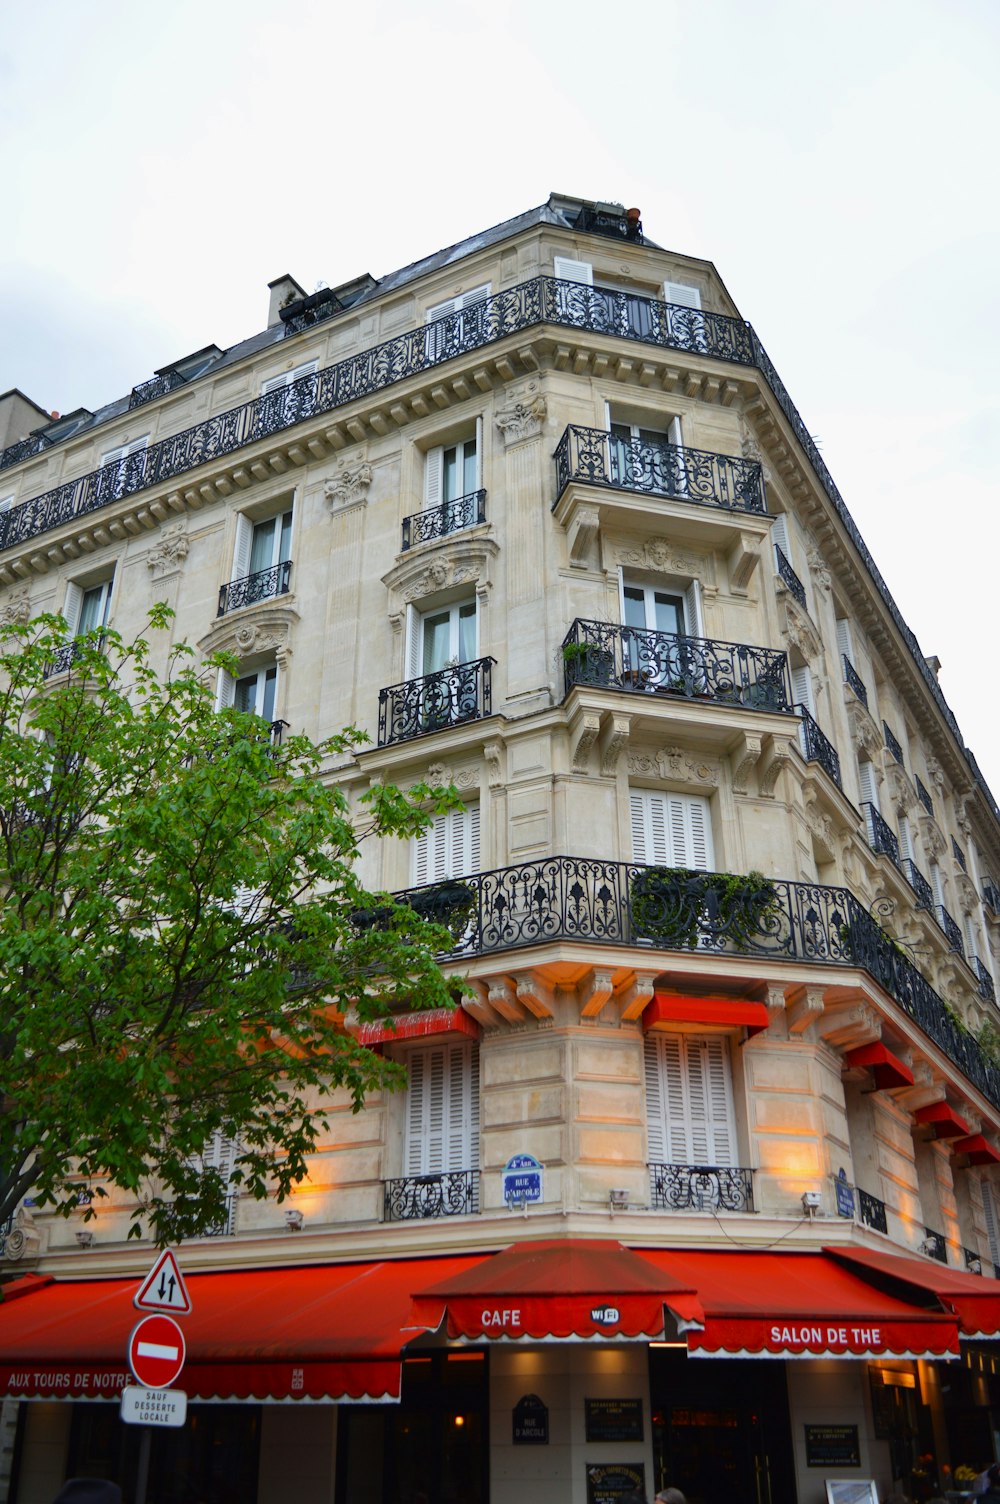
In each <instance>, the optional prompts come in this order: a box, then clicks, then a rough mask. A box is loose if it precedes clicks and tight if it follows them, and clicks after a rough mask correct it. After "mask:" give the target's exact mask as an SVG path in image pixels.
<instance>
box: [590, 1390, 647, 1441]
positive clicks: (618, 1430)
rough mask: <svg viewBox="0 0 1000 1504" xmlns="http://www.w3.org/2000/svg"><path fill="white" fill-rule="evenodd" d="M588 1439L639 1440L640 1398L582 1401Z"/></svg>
mask: <svg viewBox="0 0 1000 1504" xmlns="http://www.w3.org/2000/svg"><path fill="white" fill-rule="evenodd" d="M583 1404H584V1413H585V1415H586V1423H587V1440H588V1441H641V1440H642V1400H588V1399H585V1400H584V1402H583Z"/></svg>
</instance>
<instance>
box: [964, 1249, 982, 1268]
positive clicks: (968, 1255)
mask: <svg viewBox="0 0 1000 1504" xmlns="http://www.w3.org/2000/svg"><path fill="white" fill-rule="evenodd" d="M962 1257H963V1258H964V1259H965V1268H966V1271H967V1272H968V1273H969V1274H982V1273H983V1272H984V1271H983V1259H982V1255H981V1254H978V1253H977V1252H976V1250H975V1249H974V1248H963V1249H962Z"/></svg>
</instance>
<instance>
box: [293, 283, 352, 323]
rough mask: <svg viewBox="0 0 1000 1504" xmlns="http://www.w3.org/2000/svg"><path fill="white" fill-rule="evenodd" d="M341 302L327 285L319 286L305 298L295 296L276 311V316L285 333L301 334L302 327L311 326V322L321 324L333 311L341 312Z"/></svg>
mask: <svg viewBox="0 0 1000 1504" xmlns="http://www.w3.org/2000/svg"><path fill="white" fill-rule="evenodd" d="M343 309H344V305H343V303H342V302H341V301H340V299H339V298H338V297H337V296H336V294H335V293H334V292H333V291H332V289H331V288H329V287H321V288H320V290H319V291H318V292H312V293H310V294H309V295H308V297H305V298H297V299H296V300H295V301H294V302H293V303H289V304H288V305H287V306H286V307H285V308H281V309H279V311H278V317H279V318H280V319H281V322H282V323H283V324H284V326H285V333H286V334H301V333H302V331H303V329H310V328H312V326H313V324H321V323H322V322H323V321H324V320H325V319H328V318H332V316H333V315H334V314H335V313H342V312H343Z"/></svg>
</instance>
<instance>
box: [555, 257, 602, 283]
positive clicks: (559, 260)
mask: <svg viewBox="0 0 1000 1504" xmlns="http://www.w3.org/2000/svg"><path fill="white" fill-rule="evenodd" d="M553 270H554V271H555V274H556V276H557V277H558V278H559V280H560V281H561V282H583V283H585V284H586V286H587V287H593V285H594V268H593V267H592V266H591V264H590V262H589V261H574V260H572V258H571V257H569V256H556V258H555V260H554V261H553Z"/></svg>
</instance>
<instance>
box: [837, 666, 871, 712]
mask: <svg viewBox="0 0 1000 1504" xmlns="http://www.w3.org/2000/svg"><path fill="white" fill-rule="evenodd" d="M841 657H842V658H843V660H844V683H845V684H846V685H847V686H848V688H850V689H852V690H853V691H854V693H855V695H856V696H857V698H858V699H859V700H860V701H861V703H862V705H863V706H864V707H865V709H866V710H867V709H868V691H867V689H865V685H864V680H863V679H862V677H861V675H860V674H859V673H858V671H857V669H856V668H855V667H854V664H853V663H852V662H851V660H850V658H848V656H847V654H846V653H842V654H841Z"/></svg>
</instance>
